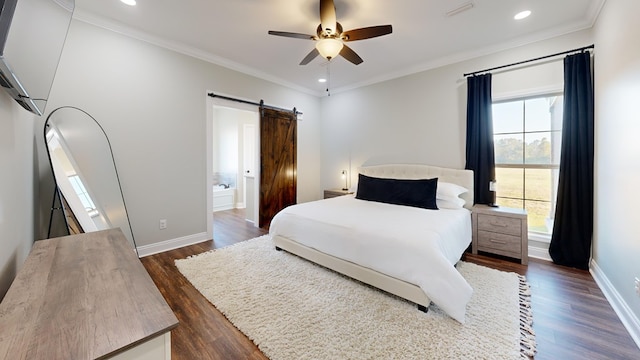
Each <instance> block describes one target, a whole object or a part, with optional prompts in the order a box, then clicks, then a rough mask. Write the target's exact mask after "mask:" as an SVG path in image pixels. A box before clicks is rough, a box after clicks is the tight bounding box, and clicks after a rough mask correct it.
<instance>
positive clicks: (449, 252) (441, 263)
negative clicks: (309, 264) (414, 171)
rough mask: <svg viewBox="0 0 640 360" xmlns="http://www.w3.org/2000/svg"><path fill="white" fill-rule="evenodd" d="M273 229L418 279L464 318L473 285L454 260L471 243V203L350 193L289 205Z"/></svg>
mask: <svg viewBox="0 0 640 360" xmlns="http://www.w3.org/2000/svg"><path fill="white" fill-rule="evenodd" d="M269 233H270V235H271V236H274V235H278V236H281V237H285V238H288V239H291V240H294V241H296V242H298V243H300V244H303V245H305V246H307V247H310V248H313V249H316V250H318V251H320V252H323V253H325V254H329V255H332V256H335V257H338V258H341V259H344V260H347V261H350V262H353V263H355V264H358V265H360V266H364V267H367V268H370V269H373V270H375V271H378V272H381V273H384V274H386V275H389V276H392V277H394V278H397V279H400V280H403V281H406V282H409V283H411V284H415V285H417V286H419V287H420V288H421V289H422V290H423V291H424V292H425V294H426V295H427V296H428V297H429V298H430V299H431V301H433V303H435V304H436V305H438V307H440V308H441V309H443V310H444V311H445V312H446V313H447V314H449V316H451V317H452V318H454V319H456V320H457V321H459V322H461V323H464V319H465V311H466V305H467V302H468V301H469V299H470V298H471V294H472V292H473V289H472V288H471V286H470V285H469V284H468V283H467V281H466V280H465V279H464V278H463V277H462V275H460V273H459V272H458V271H457V270H456V268H455V267H454V265H455V263H456V262H457V261H458V260H459V259H460V256H461V255H462V253H463V252H464V250H465V249H466V248H467V247H468V246H469V244H470V243H471V215H470V212H469V211H468V210H467V209H457V210H451V209H440V210H426V209H420V208H414V207H408V206H398V205H390V204H384V203H378V202H372V201H365V200H358V199H356V198H355V197H354V196H353V195H347V196H339V197H335V198H331V199H325V200H320V201H313V202H308V203H303V204H298V205H294V206H290V207H288V208H285V209H284V210H282V211H280V212H279V213H278V214H276V216H275V217H274V218H273V220H272V221H271V226H270V230H269Z"/></svg>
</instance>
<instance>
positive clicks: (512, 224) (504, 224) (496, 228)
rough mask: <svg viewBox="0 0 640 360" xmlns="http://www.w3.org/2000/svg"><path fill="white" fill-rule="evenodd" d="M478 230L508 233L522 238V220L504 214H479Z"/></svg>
mask: <svg viewBox="0 0 640 360" xmlns="http://www.w3.org/2000/svg"><path fill="white" fill-rule="evenodd" d="M478 230H486V231H491V232H496V233H500V234H508V235H513V236H517V237H518V238H520V236H521V234H522V220H520V219H515V218H509V217H504V216H494V215H486V214H478Z"/></svg>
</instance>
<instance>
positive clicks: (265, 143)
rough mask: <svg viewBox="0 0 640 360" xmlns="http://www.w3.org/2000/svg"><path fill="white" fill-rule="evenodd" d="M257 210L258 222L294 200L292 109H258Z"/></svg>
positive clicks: (267, 219) (264, 222) (294, 127)
mask: <svg viewBox="0 0 640 360" xmlns="http://www.w3.org/2000/svg"><path fill="white" fill-rule="evenodd" d="M260 114H261V115H260V205H259V207H260V211H259V216H258V217H259V219H258V226H259V227H264V226H268V225H269V224H270V223H271V219H272V218H273V216H274V215H275V214H276V213H277V212H278V211H280V210H282V209H284V208H285V207H287V206H289V205H293V204H295V203H296V193H297V180H296V176H297V171H298V169H297V165H296V152H297V137H298V136H297V124H296V116H295V114H293V113H292V112H286V111H278V110H273V109H266V108H263V109H261V111H260Z"/></svg>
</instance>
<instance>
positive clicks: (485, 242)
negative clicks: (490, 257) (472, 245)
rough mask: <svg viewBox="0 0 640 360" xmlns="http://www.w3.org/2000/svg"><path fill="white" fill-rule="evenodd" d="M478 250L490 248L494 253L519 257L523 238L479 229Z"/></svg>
mask: <svg viewBox="0 0 640 360" xmlns="http://www.w3.org/2000/svg"><path fill="white" fill-rule="evenodd" d="M478 250H480V251H487V250H489V251H490V252H493V253H497V254H501V255H505V256H511V257H518V258H519V257H520V254H521V252H522V238H521V237H520V236H512V235H505V234H498V233H494V232H490V231H482V230H478Z"/></svg>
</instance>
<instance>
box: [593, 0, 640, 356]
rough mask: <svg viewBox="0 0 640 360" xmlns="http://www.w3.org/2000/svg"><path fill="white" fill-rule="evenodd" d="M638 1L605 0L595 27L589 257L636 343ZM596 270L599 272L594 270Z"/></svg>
mask: <svg viewBox="0 0 640 360" xmlns="http://www.w3.org/2000/svg"><path fill="white" fill-rule="evenodd" d="M639 13H640V2H639V1H637V0H616V1H607V2H606V4H605V6H604V8H603V10H602V12H601V14H600V16H599V18H598V21H597V23H596V25H595V27H594V34H595V44H596V58H595V99H596V103H595V115H596V117H595V126H596V131H595V132H596V194H595V204H596V211H595V233H594V239H593V240H594V243H593V262H594V263H595V264H597V265H596V266H597V268H596V270H600V271H601V273H602V274H600V275H601V276H602V281H601V282H602V284H603V285H605V286H609V287H610V289H609V290H610V291H611V293H610V294H609V298H610V301H612V300H613V303H614V306H616V303H617V306H618V307H619V308H618V309H617V310H619V311H621V312H626V313H627V315H628V318H627V319H626V320H625V319H624V318H623V321H627V325H628V327H629V326H631V327H635V334H633V333H632V335H634V336H635V339H636V343H638V344H640V322H639V321H638V319H639V318H640V297H639V296H638V295H636V293H635V291H634V277H640V261H639V257H640V222H639V221H638V212H639V211H638V204H640V193H638V184H639V183H640V141H638V139H639V137H640V119H639V117H638V104H639V101H640V47H639V46H638V38H640V22H638V20H637V18H636V17H637V14H639ZM596 275H598V274H597V273H596Z"/></svg>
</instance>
